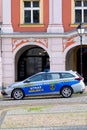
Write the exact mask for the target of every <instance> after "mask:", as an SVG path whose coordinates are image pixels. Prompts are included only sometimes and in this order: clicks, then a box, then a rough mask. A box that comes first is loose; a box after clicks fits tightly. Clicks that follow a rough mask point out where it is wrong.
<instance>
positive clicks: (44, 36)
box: [0, 30, 87, 38]
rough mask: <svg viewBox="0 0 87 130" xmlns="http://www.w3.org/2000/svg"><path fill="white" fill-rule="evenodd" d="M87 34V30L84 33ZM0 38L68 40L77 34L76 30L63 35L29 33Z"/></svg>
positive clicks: (5, 34) (2, 34) (11, 34)
mask: <svg viewBox="0 0 87 130" xmlns="http://www.w3.org/2000/svg"><path fill="white" fill-rule="evenodd" d="M85 34H87V30H86V31H85ZM0 35H1V37H2V38H58V37H59V38H69V37H73V36H77V35H78V33H77V31H76V30H74V31H70V32H64V33H47V32H44V33H41V32H38V33H34V32H32V33H30V32H14V33H1V34H0Z"/></svg>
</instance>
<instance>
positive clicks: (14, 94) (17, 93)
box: [12, 89, 24, 100]
mask: <svg viewBox="0 0 87 130" xmlns="http://www.w3.org/2000/svg"><path fill="white" fill-rule="evenodd" d="M12 97H13V98H14V99H16V100H21V99H23V98H24V93H23V91H22V90H21V89H15V90H13V92H12Z"/></svg>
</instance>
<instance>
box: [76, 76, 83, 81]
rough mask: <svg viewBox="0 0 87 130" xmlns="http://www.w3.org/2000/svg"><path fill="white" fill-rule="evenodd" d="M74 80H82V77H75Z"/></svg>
mask: <svg viewBox="0 0 87 130" xmlns="http://www.w3.org/2000/svg"><path fill="white" fill-rule="evenodd" d="M75 80H83V78H82V77H78V78H75Z"/></svg>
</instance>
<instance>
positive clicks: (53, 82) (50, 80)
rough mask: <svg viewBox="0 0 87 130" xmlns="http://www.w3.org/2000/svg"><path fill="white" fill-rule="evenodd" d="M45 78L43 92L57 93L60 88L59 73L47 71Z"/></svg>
mask: <svg viewBox="0 0 87 130" xmlns="http://www.w3.org/2000/svg"><path fill="white" fill-rule="evenodd" d="M46 78H47V80H46V81H45V82H44V85H43V88H44V92H45V94H52V93H58V92H59V90H60V82H61V79H60V74H59V73H47V74H46Z"/></svg>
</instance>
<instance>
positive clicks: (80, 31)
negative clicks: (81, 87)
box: [77, 23, 85, 76]
mask: <svg viewBox="0 0 87 130" xmlns="http://www.w3.org/2000/svg"><path fill="white" fill-rule="evenodd" d="M77 31H78V34H79V36H80V44H81V45H80V73H81V76H83V69H82V62H83V59H82V35H83V34H84V32H85V28H84V26H83V24H82V23H80V24H79V25H78V27H77Z"/></svg>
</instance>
